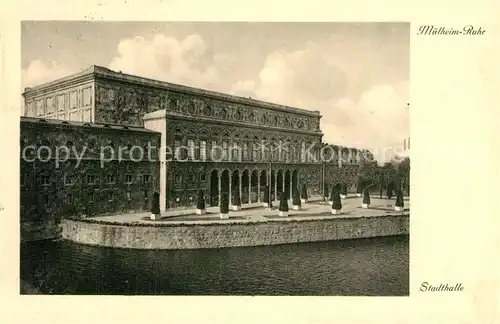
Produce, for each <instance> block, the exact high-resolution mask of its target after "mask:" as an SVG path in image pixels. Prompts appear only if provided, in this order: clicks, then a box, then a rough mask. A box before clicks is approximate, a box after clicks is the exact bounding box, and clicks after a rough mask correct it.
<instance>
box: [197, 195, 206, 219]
mask: <svg viewBox="0 0 500 324" xmlns="http://www.w3.org/2000/svg"><path fill="white" fill-rule="evenodd" d="M196 214H197V215H205V214H206V210H205V197H204V196H203V190H198V198H197V200H196Z"/></svg>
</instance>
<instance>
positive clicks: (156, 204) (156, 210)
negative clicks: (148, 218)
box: [151, 191, 161, 215]
mask: <svg viewBox="0 0 500 324" xmlns="http://www.w3.org/2000/svg"><path fill="white" fill-rule="evenodd" d="M151 213H152V214H155V215H158V214H160V213H161V212H160V194H159V193H158V192H156V191H155V192H154V193H153V202H152V203H151Z"/></svg>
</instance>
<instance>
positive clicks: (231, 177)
mask: <svg viewBox="0 0 500 324" xmlns="http://www.w3.org/2000/svg"><path fill="white" fill-rule="evenodd" d="M232 186H233V173H232V172H229V206H231V200H233V199H232V198H233V197H232V196H233V195H232V192H233V189H232V188H231V187H232Z"/></svg>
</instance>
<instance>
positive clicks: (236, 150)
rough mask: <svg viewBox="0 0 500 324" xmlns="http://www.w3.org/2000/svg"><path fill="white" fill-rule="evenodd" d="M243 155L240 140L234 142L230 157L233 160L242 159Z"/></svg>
mask: <svg viewBox="0 0 500 324" xmlns="http://www.w3.org/2000/svg"><path fill="white" fill-rule="evenodd" d="M241 155H242V152H241V147H240V143H238V142H235V143H233V146H232V149H231V156H230V159H231V160H232V161H241Z"/></svg>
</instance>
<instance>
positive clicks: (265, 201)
mask: <svg viewBox="0 0 500 324" xmlns="http://www.w3.org/2000/svg"><path fill="white" fill-rule="evenodd" d="M262 206H263V207H264V208H269V186H265V187H264V197H263V204H262Z"/></svg>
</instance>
